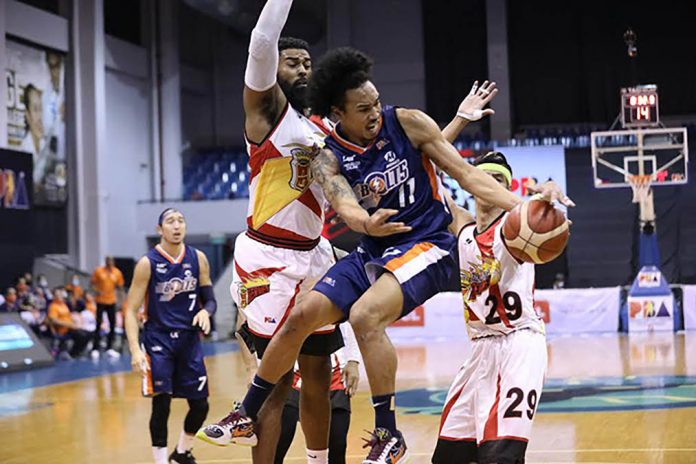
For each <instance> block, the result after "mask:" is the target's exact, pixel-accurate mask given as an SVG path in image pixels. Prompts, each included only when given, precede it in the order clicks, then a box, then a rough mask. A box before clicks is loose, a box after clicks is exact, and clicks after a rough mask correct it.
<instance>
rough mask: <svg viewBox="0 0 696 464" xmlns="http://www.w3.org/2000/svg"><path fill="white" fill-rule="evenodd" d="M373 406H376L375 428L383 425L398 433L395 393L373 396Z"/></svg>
mask: <svg viewBox="0 0 696 464" xmlns="http://www.w3.org/2000/svg"><path fill="white" fill-rule="evenodd" d="M372 407H374V408H375V428H377V427H382V428H385V429H387V430H389V431H390V432H391V434H392V435H393V436H396V435H397V431H396V415H395V413H394V393H389V394H387V395H380V396H373V397H372Z"/></svg>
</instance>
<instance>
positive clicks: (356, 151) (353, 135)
mask: <svg viewBox="0 0 696 464" xmlns="http://www.w3.org/2000/svg"><path fill="white" fill-rule="evenodd" d="M370 68H371V60H370V59H369V58H367V57H366V56H365V55H363V54H362V53H360V52H358V51H356V50H352V49H337V50H334V51H331V52H329V53H328V54H327V55H326V56H325V57H324V58H323V59H322V61H321V63H320V64H319V66H318V67H317V68H316V69H315V70H314V73H313V75H312V78H311V80H310V95H311V100H312V109H313V111H314V112H316V113H318V114H319V115H320V116H327V115H329V114H332V115H334V116H335V117H336V118H337V119H338V121H339V123H338V125H337V126H336V128H335V129H334V130H333V132H332V133H331V135H330V136H329V137H327V139H326V149H324V150H322V152H321V153H320V154H319V155H318V156H317V158H316V159H315V160H314V161H313V173H314V178H315V180H316V181H318V182H319V183H320V184H321V185H322V187H323V189H324V193H325V195H326V197H327V198H328V199H329V201H330V202H331V205H332V206H333V208H334V209H335V210H336V212H337V213H338V214H339V215H340V216H341V217H342V219H343V220H344V221H345V222H346V223H347V225H348V226H349V227H350V228H351V229H353V230H355V231H358V232H361V233H363V234H365V235H366V237H365V239H364V240H363V241H362V242H361V244H360V246H359V247H358V248H357V249H356V250H355V251H354V252H352V253H351V254H349V255H348V256H347V257H345V258H343V259H342V260H340V261H339V262H338V263H337V264H335V265H334V266H333V267H332V268H331V269H330V270H329V271H328V272H327V273H326V275H325V276H324V277H323V278H322V279H321V280H320V282H319V283H318V284H317V285H316V286H315V287H314V290H313V291H311V292H309V293H308V294H307V295H306V296H305V298H304V299H303V300H302V301H301V302H300V303H299V304H298V305H297V306H295V308H293V311H292V312H291V313H290V315H289V317H288V319H287V320H286V323H285V324H284V326H283V327H281V328H280V330H279V331H278V332H277V333H276V335H275V337H274V339H273V340H272V341H271V343H270V344H269V345H268V348H267V350H266V353H265V355H264V359H263V360H262V361H261V365H260V366H259V370H258V373H257V376H256V378H255V381H254V384H252V385H251V387H250V389H249V392H248V393H247V396H246V397H245V399H244V403H243V405H244V406H243V408H242V409H240V411H239V416H240V417H238V418H237V420H236V421H235V422H233V423H230V424H227V425H226V426H228V427H230V428H233V429H235V428H241V429H248V428H249V426H250V423H251V419H250V418H249V417H253V415H254V414H255V413H256V411H257V410H258V408H260V407H261V405H262V404H263V402H264V400H265V398H266V396H267V395H268V385H271V386H272V385H274V384H275V382H277V381H278V379H280V378H281V377H282V375H283V374H284V373H285V372H286V371H287V370H288V369H289V368H290V367H292V365H293V362H294V360H295V358H296V357H297V353H298V350H299V347H300V346H301V345H302V343H303V341H304V340H305V338H306V337H307V336H308V335H309V334H310V333H311V332H312V331H313V330H315V329H316V328H317V327H321V325H322V324H325V323H334V322H337V321H341V320H345V319H349V320H350V322H351V325H352V326H353V328H354V331H355V332H356V335H357V339H358V344H359V346H360V351H361V353H362V355H363V358H364V360H365V369H366V371H367V376H368V380H369V383H370V388H371V390H372V395H373V398H372V399H373V404H374V407H375V412H376V420H375V425H376V427H375V431H374V432H373V434H372V437H371V439H370V441H369V445H370V448H371V449H370V451H369V453H368V456H367V458H366V459H365V460H364V461H363V463H365V464H374V463H381V464H387V463H388V464H397V463H403V462H405V460H406V459H407V457H408V452H407V448H406V444H405V442H404V439H403V437H402V436H401V434H400V433H399V432H398V430H397V428H396V420H395V415H394V403H393V401H394V391H395V384H396V352H395V350H394V347H393V346H392V344H391V342H390V341H389V338H388V337H387V335H386V333H385V328H386V327H387V326H388V325H389V324H391V323H392V322H394V321H395V320H397V319H399V318H401V317H403V316H404V315H406V314H408V313H409V312H411V311H412V310H413V309H414V308H415V307H417V306H418V305H420V304H422V303H423V302H424V301H426V300H427V299H429V298H430V297H432V296H433V295H435V294H436V293H438V292H441V291H447V290H457V291H458V290H459V269H458V263H457V258H456V251H455V250H456V239H455V238H454V237H453V236H452V235H451V234H449V233H448V231H447V226H448V224H449V223H450V221H451V219H452V216H451V214H450V212H449V210H448V209H447V206H446V204H445V200H444V193H443V187H442V185H441V184H440V182H439V179H438V177H437V176H436V173H435V165H437V166H439V167H440V168H441V169H442V170H444V171H445V172H446V173H448V174H449V175H450V176H452V177H453V178H454V179H456V180H457V181H458V182H459V184H460V185H461V186H462V187H463V188H465V189H466V190H468V191H470V192H472V193H474V194H475V195H477V196H479V197H481V198H484V199H485V200H486V201H489V202H490V203H491V204H494V205H497V206H499V207H501V208H504V209H506V210H510V209H512V208H513V207H514V206H515V205H516V204H518V203H519V202H520V201H521V200H520V199H518V198H517V197H516V196H514V195H513V194H512V193H510V192H509V191H507V190H506V189H504V188H503V187H501V186H500V185H499V184H497V183H496V182H495V181H494V180H493V179H492V178H490V176H488V175H487V174H485V173H483V172H481V171H479V170H477V169H476V168H474V167H472V166H470V165H469V164H468V163H466V162H465V161H464V160H462V158H461V157H460V156H459V154H458V153H457V151H456V150H455V149H454V147H453V146H452V145H451V144H450V143H449V142H448V140H447V139H448V138H450V137H451V138H453V136H456V135H454V134H453V133H452V131H447V130H446V131H445V132H448V133H449V135H443V133H441V132H440V129H439V128H438V127H437V125H436V124H435V123H434V122H433V121H432V120H431V119H430V118H429V117H428V116H426V115H425V114H423V113H422V112H420V111H417V110H407V109H397V108H393V107H385V108H384V109H382V106H381V103H380V100H379V93H378V92H377V89H376V88H375V86H374V84H372V82H371V81H370V76H369V71H370ZM486 92H488V93H490V92H491V90H489V88H486ZM484 93H485V92H484ZM478 111H483V110H478ZM479 116H480V114H479ZM455 126H456V124H455ZM453 130H454V132H456V128H453ZM451 138H450V139H451ZM545 193H546V194H547V195H548V196H553V195H554V194H555V195H559V194H560V192H554V191H553V189H547V192H545ZM248 408H253V410H251V411H250V410H248ZM252 426H253V424H252Z"/></svg>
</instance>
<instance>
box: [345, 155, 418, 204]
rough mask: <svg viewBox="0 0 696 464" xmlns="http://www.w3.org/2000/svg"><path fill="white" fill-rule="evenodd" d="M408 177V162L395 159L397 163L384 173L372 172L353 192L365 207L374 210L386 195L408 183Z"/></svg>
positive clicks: (392, 164)
mask: <svg viewBox="0 0 696 464" xmlns="http://www.w3.org/2000/svg"><path fill="white" fill-rule="evenodd" d="M390 153H391V152H390ZM385 156H386V155H385ZM395 156H396V155H395ZM408 177H409V169H408V160H401V161H398V159H396V158H395V162H393V163H391V164H390V165H389V167H388V168H387V169H386V170H385V171H384V172H382V171H375V172H371V173H370V174H368V175H367V176H366V177H365V182H364V183H362V184H356V185H355V187H353V191H354V192H355V195H356V196H357V197H358V199H359V200H360V202H361V204H362V205H363V207H366V208H374V207H376V206H377V204H378V203H379V201H380V199H381V198H382V197H383V196H384V195H386V194H387V193H389V192H390V191H392V190H393V189H395V188H396V187H398V186H399V185H401V184H403V183H404V182H406V180H408Z"/></svg>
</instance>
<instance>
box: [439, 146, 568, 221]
mask: <svg viewBox="0 0 696 464" xmlns="http://www.w3.org/2000/svg"><path fill="white" fill-rule="evenodd" d="M496 150H497V151H500V152H501V153H502V154H504V155H505V158H507V160H508V163H509V164H510V166H511V167H512V184H511V190H512V192H513V193H515V194H517V195H519V196H521V197H527V196H529V195H530V194H529V192H528V191H527V188H528V187H529V186H532V185H535V184H538V183H543V182H546V181H547V180H553V181H555V182H556V183H557V184H558V185H559V187H560V188H561V190H562V191H564V192H566V191H567V190H566V169H565V149H564V148H563V146H562V145H547V146H533V147H500V148H497V149H496ZM444 182H445V184H446V185H447V186H448V187H449V188H450V191H451V192H452V197H453V198H454V200H455V202H456V203H457V204H458V205H459V206H464V207H465V208H467V209H468V210H469V211H472V212H473V211H474V200H473V198H472V196H471V194H470V193H469V192H466V191H465V190H462V188H461V187H460V186H459V184H457V182H456V181H455V180H454V179H451V178H450V177H448V176H445V178H444ZM559 207H560V205H559Z"/></svg>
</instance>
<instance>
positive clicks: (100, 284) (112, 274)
mask: <svg viewBox="0 0 696 464" xmlns="http://www.w3.org/2000/svg"><path fill="white" fill-rule="evenodd" d="M92 287H93V288H94V290H95V292H96V295H97V297H96V301H97V328H96V330H95V331H94V335H93V342H94V343H93V346H92V358H93V359H97V358H99V329H100V327H101V324H102V319H103V317H104V312H106V315H107V317H108V318H109V336H108V338H107V343H106V354H107V355H108V356H110V357H112V358H119V357H121V354H120V353H119V352H118V351H116V350H114V349H113V343H114V336H115V335H116V305H117V303H118V300H119V299H120V300H123V274H121V271H119V270H118V268H117V267H116V266H115V264H114V258H113V257H111V256H107V257H106V262H105V265H104V266H102V267H98V268H96V269H95V270H94V273H93V274H92Z"/></svg>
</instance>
